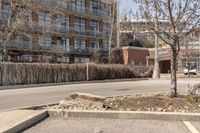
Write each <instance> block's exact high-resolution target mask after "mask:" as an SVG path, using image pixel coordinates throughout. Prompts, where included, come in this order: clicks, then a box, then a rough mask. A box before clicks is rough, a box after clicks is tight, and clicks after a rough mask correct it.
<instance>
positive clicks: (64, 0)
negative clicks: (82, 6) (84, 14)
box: [56, 0, 69, 8]
mask: <svg viewBox="0 0 200 133" xmlns="http://www.w3.org/2000/svg"><path fill="white" fill-rule="evenodd" d="M56 2H57V5H58V7H61V8H67V7H68V4H69V1H68V0H57V1H56Z"/></svg>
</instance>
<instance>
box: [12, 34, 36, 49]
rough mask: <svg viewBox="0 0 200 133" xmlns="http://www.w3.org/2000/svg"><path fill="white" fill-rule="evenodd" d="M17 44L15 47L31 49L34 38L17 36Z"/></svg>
mask: <svg viewBox="0 0 200 133" xmlns="http://www.w3.org/2000/svg"><path fill="white" fill-rule="evenodd" d="M16 44H17V45H16ZM16 44H15V47H18V48H22V49H31V48H32V38H30V37H27V36H25V35H18V36H16Z"/></svg>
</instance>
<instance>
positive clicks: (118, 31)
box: [116, 0, 120, 48]
mask: <svg viewBox="0 0 200 133" xmlns="http://www.w3.org/2000/svg"><path fill="white" fill-rule="evenodd" d="M116 4H117V5H116V8H117V9H116V10H117V48H119V47H120V21H119V0H117V1H116Z"/></svg>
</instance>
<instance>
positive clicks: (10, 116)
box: [0, 110, 44, 132]
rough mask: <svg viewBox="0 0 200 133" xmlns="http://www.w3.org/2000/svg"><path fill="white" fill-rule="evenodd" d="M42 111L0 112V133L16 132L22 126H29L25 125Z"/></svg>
mask: <svg viewBox="0 0 200 133" xmlns="http://www.w3.org/2000/svg"><path fill="white" fill-rule="evenodd" d="M42 112H44V111H41V110H40V111H36V110H13V111H6V112H0V132H5V131H8V132H10V131H11V130H10V129H12V131H16V130H17V129H19V128H21V127H22V126H24V125H26V126H27V124H29V123H30V122H29V123H26V122H27V121H28V120H30V119H31V118H33V117H35V116H38V115H40V114H41V113H42ZM9 130H10V131H9Z"/></svg>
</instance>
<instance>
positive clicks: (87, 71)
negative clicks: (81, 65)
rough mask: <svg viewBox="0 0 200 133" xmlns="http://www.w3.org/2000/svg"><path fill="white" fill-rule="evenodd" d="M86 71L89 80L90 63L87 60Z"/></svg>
mask: <svg viewBox="0 0 200 133" xmlns="http://www.w3.org/2000/svg"><path fill="white" fill-rule="evenodd" d="M86 73H87V81H89V63H88V62H87V70H86Z"/></svg>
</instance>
